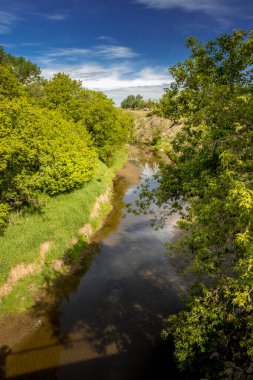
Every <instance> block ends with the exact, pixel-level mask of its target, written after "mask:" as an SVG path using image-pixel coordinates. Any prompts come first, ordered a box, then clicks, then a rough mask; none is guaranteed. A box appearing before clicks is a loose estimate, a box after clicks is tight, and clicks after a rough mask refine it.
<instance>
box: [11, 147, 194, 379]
mask: <svg viewBox="0 0 253 380" xmlns="http://www.w3.org/2000/svg"><path fill="white" fill-rule="evenodd" d="M156 170H157V163H156V160H155V158H154V157H153V156H152V155H151V154H144V153H143V152H142V153H141V152H136V151H135V152H133V153H132V156H131V157H130V164H128V166H127V167H126V168H125V169H124V170H121V171H120V172H119V175H118V177H117V178H116V180H115V182H114V197H113V211H112V212H111V214H110V216H109V217H108V219H107V221H106V223H105V225H104V227H103V228H102V229H101V230H100V231H99V232H98V233H97V235H96V236H95V238H94V240H93V242H92V244H91V246H90V247H89V248H88V250H86V251H85V252H84V254H83V259H82V265H81V267H80V268H79V269H78V270H76V271H75V272H74V273H72V274H71V276H63V278H62V279H59V280H58V282H57V289H58V290H57V292H58V293H60V294H61V297H60V298H59V297H58V300H57V302H55V303H54V304H53V306H52V304H50V303H48V304H47V303H46V302H45V303H44V304H40V305H37V306H36V307H35V308H34V312H35V313H37V315H38V316H39V317H40V323H39V324H38V327H37V329H36V331H35V332H33V334H31V335H29V336H27V337H25V338H24V339H23V340H22V341H21V342H19V343H18V344H16V346H15V347H14V348H13V351H12V353H11V354H10V355H9V356H7V360H6V364H5V376H6V377H7V378H15V379H59V380H75V379H76V380H78V379H80V380H81V379H82V380H84V379H85V380H98V379H103V380H107V379H108V380H114V379H115V380H116V379H117V380H130V379H131V380H132V379H133V380H134V379H144V378H145V379H147V378H154V379H160V378H161V379H162V378H167V379H179V378H180V377H179V374H177V373H176V371H175V368H174V365H173V361H172V358H171V353H170V351H169V347H168V344H167V343H164V342H162V341H161V339H160V332H161V329H162V327H163V326H164V325H165V322H166V318H167V316H168V314H170V313H174V312H177V311H178V310H180V309H181V308H182V301H181V299H180V293H181V291H183V290H185V288H187V281H186V279H185V277H184V276H183V274H182V273H181V272H180V271H179V270H178V269H179V263H178V262H177V260H175V258H171V257H169V256H168V254H167V252H166V248H165V246H164V243H165V242H166V241H170V240H171V239H173V238H174V236H175V234H176V233H177V229H176V226H175V223H176V217H175V216H174V217H171V219H170V220H169V221H168V222H167V223H166V226H165V227H164V228H163V229H160V230H154V229H152V227H151V226H150V218H149V216H145V215H133V214H130V213H128V212H127V210H126V206H125V205H126V203H128V202H132V201H133V200H135V199H137V198H138V189H137V187H138V183H139V182H140V180H139V177H141V180H142V181H143V180H144V179H145V178H151V179H152V176H153V174H154V173H155V172H156ZM153 185H154V183H153ZM136 191H137V192H136ZM52 291H53V290H52ZM162 371H164V372H165V373H164V375H163V376H162V375H161V373H162Z"/></svg>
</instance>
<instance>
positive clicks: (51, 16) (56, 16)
mask: <svg viewBox="0 0 253 380" xmlns="http://www.w3.org/2000/svg"><path fill="white" fill-rule="evenodd" d="M29 13H31V14H32V15H35V16H38V17H42V18H46V19H47V20H50V21H63V20H66V18H68V17H69V16H68V15H67V14H65V13H63V12H55V13H44V12H35V11H31V12H29Z"/></svg>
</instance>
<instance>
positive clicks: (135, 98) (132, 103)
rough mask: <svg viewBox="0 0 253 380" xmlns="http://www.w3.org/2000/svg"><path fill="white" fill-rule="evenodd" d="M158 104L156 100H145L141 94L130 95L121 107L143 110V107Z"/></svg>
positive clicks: (149, 107)
mask: <svg viewBox="0 0 253 380" xmlns="http://www.w3.org/2000/svg"><path fill="white" fill-rule="evenodd" d="M155 105H156V102H155V101H154V100H151V99H149V100H144V99H143V96H141V95H128V96H127V97H126V99H124V100H122V102H121V107H122V108H125V109H132V110H141V109H145V108H147V109H149V110H151V109H153V108H154V107H155Z"/></svg>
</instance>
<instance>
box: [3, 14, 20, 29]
mask: <svg viewBox="0 0 253 380" xmlns="http://www.w3.org/2000/svg"><path fill="white" fill-rule="evenodd" d="M18 20H19V17H17V16H16V15H15V14H14V13H11V12H5V11H0V34H8V33H10V32H11V30H12V28H13V26H15V24H16V22H17V21H18Z"/></svg>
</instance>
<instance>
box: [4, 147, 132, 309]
mask: <svg viewBox="0 0 253 380" xmlns="http://www.w3.org/2000/svg"><path fill="white" fill-rule="evenodd" d="M126 158H127V153H126V151H125V150H122V151H119V152H118V153H117V156H115V159H114V164H113V165H112V166H111V167H110V168H107V167H106V166H105V165H104V164H102V163H100V166H99V168H98V171H97V173H96V176H95V178H94V179H93V180H92V181H91V182H90V183H88V184H86V185H85V186H83V187H82V188H81V189H78V190H75V191H73V192H71V193H68V194H62V195H59V196H57V197H55V198H51V199H49V200H48V202H47V203H46V206H45V208H44V209H43V212H42V213H34V214H30V215H26V216H22V215H18V214H16V215H13V216H12V223H11V224H10V225H9V226H8V228H7V230H6V231H5V233H4V235H3V236H0V263H1V270H0V286H1V285H2V284H4V282H5V281H6V280H7V278H8V274H9V272H10V270H11V269H12V268H13V267H15V266H16V265H18V264H20V263H36V262H39V261H40V256H39V250H40V246H41V244H42V243H43V242H45V241H52V246H51V248H50V251H49V252H48V253H47V254H46V264H48V265H49V264H50V263H52V262H53V261H54V260H55V259H57V258H61V257H63V256H64V255H65V254H66V252H67V251H69V250H70V248H71V241H72V240H73V238H77V239H78V240H80V238H81V237H80V234H79V233H78V230H79V228H80V227H82V226H83V225H84V224H86V223H90V222H91V221H90V213H91V210H92V207H93V205H94V203H95V201H96V198H97V197H98V196H99V195H101V194H103V193H105V192H106V190H107V189H108V188H110V187H111V186H112V179H113V177H114V174H115V171H116V170H117V169H118V168H120V167H121V166H122V165H123V164H124V162H125V161H126ZM109 211H110V205H109V204H104V205H103V206H102V207H101V210H100V211H99V215H98V216H97V218H96V219H95V220H94V221H92V225H93V227H96V228H98V227H99V225H100V224H101V221H102V219H103V218H104V217H105V215H106V214H107V213H108V212H109ZM33 277H34V278H33ZM40 278H41V274H40V275H36V276H27V278H25V279H22V280H20V281H18V283H17V284H16V285H15V287H14V290H13V291H12V292H11V293H10V294H9V295H8V296H7V297H5V298H4V300H5V301H4V302H3V300H2V302H1V309H2V310H3V308H4V309H6V310H10V309H11V305H13V303H15V302H17V299H19V300H20V297H21V295H22V294H23V297H24V291H25V290H24V289H26V288H27V287H28V285H29V286H31V285H32V283H33V282H34V283H35V284H36V283H37V282H38V279H40ZM39 283H41V280H39ZM27 297H28V296H27ZM21 298H22V297H21ZM31 302H32V301H31V300H30V299H29V297H28V302H26V304H27V305H28V306H30V303H31ZM3 303H4V304H5V307H4V305H3ZM8 305H9V306H8Z"/></svg>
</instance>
